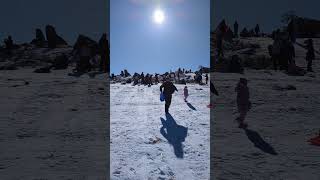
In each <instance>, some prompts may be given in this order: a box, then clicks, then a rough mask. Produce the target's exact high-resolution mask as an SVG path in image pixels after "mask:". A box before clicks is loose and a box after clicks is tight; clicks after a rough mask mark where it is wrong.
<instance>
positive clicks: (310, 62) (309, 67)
mask: <svg viewBox="0 0 320 180" xmlns="http://www.w3.org/2000/svg"><path fill="white" fill-rule="evenodd" d="M308 71H310V72H312V61H311V60H308Z"/></svg>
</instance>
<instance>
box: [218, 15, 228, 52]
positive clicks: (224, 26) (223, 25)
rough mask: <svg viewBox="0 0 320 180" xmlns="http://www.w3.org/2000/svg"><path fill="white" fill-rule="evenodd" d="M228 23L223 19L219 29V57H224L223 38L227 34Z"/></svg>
mask: <svg viewBox="0 0 320 180" xmlns="http://www.w3.org/2000/svg"><path fill="white" fill-rule="evenodd" d="M227 28H228V26H227V24H226V21H225V20H223V21H222V22H221V23H220V24H219V26H218V31H217V51H218V57H224V53H223V38H224V36H225V33H226V32H227Z"/></svg>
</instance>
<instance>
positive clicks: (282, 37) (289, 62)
mask: <svg viewBox="0 0 320 180" xmlns="http://www.w3.org/2000/svg"><path fill="white" fill-rule="evenodd" d="M233 26H234V29H233V31H232V30H231V29H230V28H229V26H228V25H227V24H226V21H225V20H222V21H221V23H220V24H219V25H218V27H217V29H216V48H217V58H218V59H220V58H221V57H224V48H223V47H224V46H223V42H224V40H226V39H230V37H231V40H232V38H237V37H239V32H238V31H239V24H238V22H237V21H235V23H234V25H233ZM292 31H293V30H292V28H290V27H288V28H287V29H286V30H284V31H280V29H278V30H276V31H274V32H273V33H272V34H271V37H272V39H273V40H274V42H273V44H272V45H269V46H268V52H269V55H270V57H271V61H272V64H273V68H274V70H284V71H287V72H289V71H290V72H292V71H298V70H299V69H298V68H297V66H296V64H295V55H296V53H295V46H294V44H295V43H296V37H295V36H294V34H295V33H294V32H292ZM263 35H264V34H263V33H261V29H260V26H259V24H257V25H256V26H255V28H253V29H251V30H250V31H248V30H247V29H246V28H244V29H243V30H242V31H241V32H240V36H241V37H260V36H263ZM300 46H302V47H303V48H305V49H306V56H305V58H306V62H307V63H306V65H307V71H309V72H313V69H312V64H313V60H314V59H315V50H314V46H313V40H312V39H308V40H306V41H305V44H304V45H300ZM293 73H295V72H293Z"/></svg>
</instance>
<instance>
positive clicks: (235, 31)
mask: <svg viewBox="0 0 320 180" xmlns="http://www.w3.org/2000/svg"><path fill="white" fill-rule="evenodd" d="M238 31H239V24H238V22H237V21H236V22H235V23H234V25H233V32H234V34H233V36H234V37H238Z"/></svg>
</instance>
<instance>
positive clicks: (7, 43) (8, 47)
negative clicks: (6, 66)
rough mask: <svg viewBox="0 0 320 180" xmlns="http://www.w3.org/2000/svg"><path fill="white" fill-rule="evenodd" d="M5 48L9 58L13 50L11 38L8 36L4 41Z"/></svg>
mask: <svg viewBox="0 0 320 180" xmlns="http://www.w3.org/2000/svg"><path fill="white" fill-rule="evenodd" d="M4 44H5V48H6V50H7V54H8V55H9V56H11V54H12V49H13V40H12V37H11V36H8V38H7V39H5V40H4Z"/></svg>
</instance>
